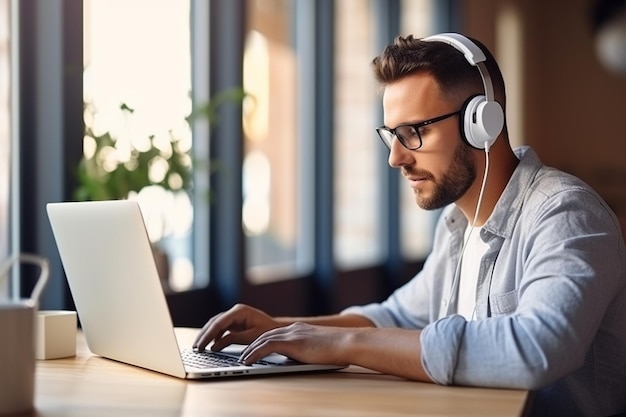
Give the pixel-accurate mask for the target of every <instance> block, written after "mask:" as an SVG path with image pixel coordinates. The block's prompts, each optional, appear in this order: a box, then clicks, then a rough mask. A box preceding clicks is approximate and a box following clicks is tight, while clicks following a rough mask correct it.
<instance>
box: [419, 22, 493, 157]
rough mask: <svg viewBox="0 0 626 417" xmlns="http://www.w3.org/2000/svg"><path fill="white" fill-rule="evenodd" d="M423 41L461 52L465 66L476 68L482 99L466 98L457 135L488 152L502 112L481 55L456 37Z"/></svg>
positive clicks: (476, 47) (482, 54)
mask: <svg viewBox="0 0 626 417" xmlns="http://www.w3.org/2000/svg"><path fill="white" fill-rule="evenodd" d="M422 40H423V41H437V42H445V43H447V44H448V45H451V46H453V47H454V48H455V49H457V50H459V51H461V52H462V53H463V55H464V56H465V59H466V60H467V62H469V63H470V64H471V65H473V66H475V67H477V68H478V72H480V77H481V78H482V80H483V86H484V90H485V95H477V96H474V97H472V98H470V99H469V100H468V101H467V102H466V103H465V104H464V105H463V108H462V109H461V121H462V129H461V134H462V136H463V138H464V139H465V141H466V142H467V143H468V144H469V145H470V146H472V147H474V148H478V149H487V150H488V149H489V148H490V147H491V145H493V143H494V142H495V141H496V139H497V137H498V135H499V134H500V132H502V128H503V127H504V112H503V111H502V106H500V103H498V102H497V101H496V100H495V98H494V94H493V85H492V84H491V76H490V75H489V70H487V66H486V65H485V62H484V61H486V60H487V58H486V57H485V54H484V53H483V51H482V50H481V49H480V48H479V47H478V46H477V45H476V44H475V43H474V42H472V41H471V40H470V39H468V38H466V37H465V36H463V35H460V34H458V33H441V34H438V35H432V36H428V37H426V38H423V39H422Z"/></svg>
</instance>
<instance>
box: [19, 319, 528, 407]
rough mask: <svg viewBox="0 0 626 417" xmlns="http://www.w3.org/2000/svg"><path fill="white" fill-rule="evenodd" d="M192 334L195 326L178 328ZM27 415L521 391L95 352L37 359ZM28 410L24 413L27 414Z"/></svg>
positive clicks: (510, 401) (365, 402) (518, 395)
mask: <svg viewBox="0 0 626 417" xmlns="http://www.w3.org/2000/svg"><path fill="white" fill-rule="evenodd" d="M177 332H178V333H179V335H181V336H182V337H184V338H188V339H189V340H192V339H193V337H194V336H195V334H196V330H195V329H177ZM35 384H36V385H35V410H34V411H33V412H32V413H31V414H30V415H31V416H41V417H52V416H55V417H58V416H81V417H82V416H89V417H98V416H111V415H115V416H118V417H125V416H133V417H141V416H164V417H165V416H168V417H169V416H195V415H206V416H275V417H281V416H285V417H293V416H305V415H306V416H333V417H336V416H339V415H341V416H346V417H348V416H355V417H357V416H358V417H367V416H383V415H384V416H460V415H462V416H465V417H470V416H480V417H488V416H499V417H501V416H521V415H523V414H524V411H525V405H526V403H527V402H528V401H529V397H530V394H529V393H528V392H527V391H522V390H504V389H486V388H471V387H446V386H439V385H435V384H428V383H420V382H413V381H408V380H405V379H401V378H396V377H393V376H389V375H382V374H379V373H376V372H372V371H370V370H367V369H364V368H360V367H356V366H350V367H348V368H346V369H343V370H340V371H333V372H323V373H309V374H291V375H271V376H255V377H236V378H230V379H212V380H204V381H186V380H181V379H178V378H174V377H171V376H167V375H162V374H159V373H156V372H152V371H149V370H145V369H141V368H137V367H134V366H130V365H125V364H122V363H119V362H115V361H112V360H109V359H104V358H101V357H99V356H96V355H94V354H92V353H91V352H90V351H89V349H88V348H87V346H86V344H85V340H84V338H83V337H82V334H81V333H80V332H79V333H78V336H77V348H76V356H75V357H72V358H65V359H56V360H40V361H37V370H36V381H35ZM27 415H28V414H27Z"/></svg>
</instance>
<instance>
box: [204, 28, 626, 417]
mask: <svg viewBox="0 0 626 417" xmlns="http://www.w3.org/2000/svg"><path fill="white" fill-rule="evenodd" d="M483 54H484V57H482V58H481V55H483ZM483 58H484V61H483ZM373 68H374V72H375V74H376V78H377V79H378V81H379V82H380V83H381V85H382V87H383V108H384V122H385V126H383V127H380V128H378V129H377V131H378V134H379V136H380V137H381V139H382V141H383V142H384V144H385V145H387V146H388V147H389V149H390V154H389V164H390V165H391V166H392V167H395V168H398V169H400V171H401V173H402V175H403V176H404V177H405V178H406V179H407V181H408V185H409V186H410V187H411V188H412V189H413V191H414V194H415V199H416V202H417V204H418V205H419V206H420V207H422V208H424V209H429V210H431V209H438V208H443V207H445V209H444V211H443V214H442V215H441V217H440V219H439V222H438V225H437V228H436V232H435V241H434V247H433V251H432V253H431V254H430V256H429V258H428V259H427V261H426V263H425V265H424V268H423V269H422V271H420V272H419V273H418V274H417V275H416V276H415V277H414V278H413V279H412V280H411V281H410V282H408V283H407V284H405V285H404V286H402V287H400V288H399V289H397V290H396V291H395V292H394V293H393V294H392V295H391V296H390V297H389V298H388V299H387V300H385V301H384V302H382V303H374V304H369V305H366V306H360V307H351V308H348V309H346V310H345V311H343V312H341V313H340V314H337V315H330V316H323V317H310V318H308V317H306V318H302V317H300V318H286V317H270V316H269V315H267V314H265V313H263V312H261V311H259V310H256V309H254V308H252V307H250V306H246V305H236V306H234V307H233V308H232V309H230V310H228V311H225V312H223V313H221V314H219V315H217V316H215V317H213V318H211V319H210V320H209V321H208V322H207V324H206V325H205V326H204V327H203V329H202V330H201V332H200V333H199V335H198V337H197V340H196V342H195V347H196V348H197V349H199V350H203V349H204V348H205V347H206V346H207V345H208V344H209V343H211V342H213V345H212V347H211V348H212V349H214V350H220V349H222V348H224V347H225V346H227V345H229V344H231V343H245V344H248V343H249V344H250V345H249V346H248V348H247V349H246V350H245V351H244V352H243V354H242V358H241V359H242V361H243V362H245V363H251V362H253V361H255V360H257V359H260V358H262V357H263V356H265V355H267V354H269V353H271V352H279V353H282V354H285V355H287V356H290V357H292V358H294V359H297V360H299V361H302V362H309V363H327V364H356V365H360V366H364V367H367V368H371V369H374V370H377V371H380V372H383V373H388V374H392V375H397V376H400V377H405V378H408V379H412V380H417V381H428V382H434V383H438V384H450V385H452V384H455V385H473V386H482V387H502V388H521V389H528V390H534V391H535V395H534V401H533V408H532V410H531V414H532V415H537V416H539V415H545V416H570V417H571V416H576V415H584V416H609V415H615V414H619V413H626V250H625V248H624V240H623V237H622V234H621V231H620V227H619V225H618V222H617V220H616V218H615V216H614V214H613V213H612V212H611V210H610V209H609V207H607V205H606V204H605V203H604V202H603V200H602V199H601V198H600V197H599V196H598V195H597V194H596V193H595V192H594V191H593V190H591V189H590V188H589V187H588V186H587V185H585V184H584V183H583V182H581V181H580V180H578V179H576V178H574V177H572V176H570V175H567V174H565V173H563V172H559V171H557V170H554V169H551V168H548V167H546V166H544V165H542V163H541V162H540V160H539V159H538V157H537V155H536V154H535V152H534V151H533V150H532V149H530V148H528V147H522V148H519V149H515V150H514V149H512V148H511V145H510V142H509V137H508V132H507V127H506V119H505V117H504V110H505V105H506V96H505V87H504V81H503V78H502V74H501V72H500V70H499V68H498V65H497V63H496V62H495V60H494V58H493V56H492V55H491V54H490V53H489V51H488V50H487V49H486V48H485V47H484V46H483V45H482V44H480V43H478V42H476V41H473V40H470V39H468V38H465V37H462V36H460V35H456V34H447V35H443V36H434V37H430V38H426V39H423V40H419V39H414V38H413V37H411V36H409V37H405V38H401V37H400V38H397V39H396V41H395V42H394V44H392V45H389V46H388V47H387V48H386V49H385V50H384V52H383V53H382V54H381V55H380V56H379V57H377V58H375V59H374V61H373Z"/></svg>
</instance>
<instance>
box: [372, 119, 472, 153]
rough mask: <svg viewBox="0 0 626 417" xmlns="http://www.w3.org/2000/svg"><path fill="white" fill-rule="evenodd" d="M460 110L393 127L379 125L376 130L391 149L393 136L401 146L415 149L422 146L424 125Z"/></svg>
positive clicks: (439, 120) (438, 120)
mask: <svg viewBox="0 0 626 417" xmlns="http://www.w3.org/2000/svg"><path fill="white" fill-rule="evenodd" d="M460 112H461V111H460V110H457V111H455V112H453V113H448V114H444V115H443V116H438V117H434V118H432V119H428V120H424V121H423V122H419V123H413V124H405V125H400V126H397V127H396V128H395V129H391V128H389V127H387V126H380V127H377V128H376V132H377V133H378V136H380V139H381V140H382V141H383V143H384V144H385V145H386V146H387V147H388V148H389V149H391V143H392V142H393V138H394V136H395V137H397V138H398V140H399V141H400V143H401V144H402V146H404V147H405V148H407V149H409V150H411V151H416V150H418V149H419V148H421V147H422V132H421V131H422V128H423V127H424V126H428V125H431V124H433V123H437V122H441V121H442V120H446V119H447V118H449V117H452V116H454V115H457V114H459V113H460Z"/></svg>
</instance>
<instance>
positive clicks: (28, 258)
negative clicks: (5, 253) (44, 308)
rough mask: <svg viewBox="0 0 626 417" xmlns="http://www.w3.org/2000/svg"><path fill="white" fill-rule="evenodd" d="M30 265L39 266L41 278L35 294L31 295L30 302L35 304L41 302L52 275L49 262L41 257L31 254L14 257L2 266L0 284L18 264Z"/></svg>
mask: <svg viewBox="0 0 626 417" xmlns="http://www.w3.org/2000/svg"><path fill="white" fill-rule="evenodd" d="M18 262H19V263H28V264H34V265H37V266H39V270H40V272H39V278H37V283H36V284H35V287H34V288H33V292H32V293H31V294H30V300H31V301H34V303H38V302H39V297H40V296H41V292H42V291H43V289H44V287H45V286H46V283H47V282H48V276H49V275H50V266H49V264H48V260H47V259H46V258H44V257H42V256H39V255H33V254H30V253H20V254H17V255H13V256H12V257H10V258H9V259H7V260H6V261H4V263H2V265H1V266H0V282H1V281H2V278H3V277H4V276H5V275H6V274H7V272H9V270H10V269H11V268H12V267H13V265H15V264H16V263H18Z"/></svg>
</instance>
